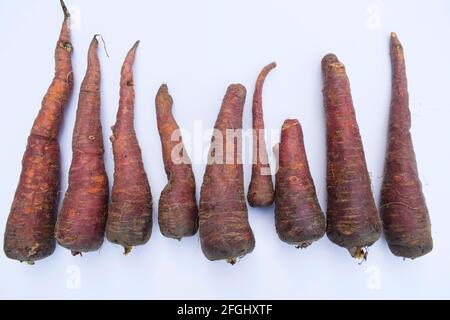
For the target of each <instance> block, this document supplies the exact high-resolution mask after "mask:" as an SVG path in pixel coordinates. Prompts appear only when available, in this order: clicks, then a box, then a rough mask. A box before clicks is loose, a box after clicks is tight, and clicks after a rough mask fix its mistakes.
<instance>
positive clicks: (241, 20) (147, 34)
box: [0, 0, 450, 299]
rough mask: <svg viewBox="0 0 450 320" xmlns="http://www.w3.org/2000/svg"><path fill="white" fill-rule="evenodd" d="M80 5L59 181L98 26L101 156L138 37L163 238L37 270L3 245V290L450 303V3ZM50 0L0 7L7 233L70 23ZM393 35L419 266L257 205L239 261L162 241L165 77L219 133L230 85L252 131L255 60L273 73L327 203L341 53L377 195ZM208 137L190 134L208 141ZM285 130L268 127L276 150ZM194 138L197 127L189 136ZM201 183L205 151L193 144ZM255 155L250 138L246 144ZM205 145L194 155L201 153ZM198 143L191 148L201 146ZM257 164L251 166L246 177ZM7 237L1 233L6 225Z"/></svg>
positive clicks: (141, 127) (142, 110)
mask: <svg viewBox="0 0 450 320" xmlns="http://www.w3.org/2000/svg"><path fill="white" fill-rule="evenodd" d="M67 5H68V6H69V7H70V9H71V10H72V12H73V14H72V15H73V20H74V21H73V30H72V35H73V45H74V49H75V51H74V55H73V62H74V72H75V86H74V93H73V96H72V99H71V101H70V104H69V105H68V106H67V110H66V113H65V120H64V124H63V126H62V130H61V132H62V134H61V137H60V143H61V150H62V169H63V170H62V173H63V174H62V189H61V190H62V191H64V190H65V189H66V186H67V171H68V168H69V165H70V160H71V146H70V143H71V136H72V129H73V125H74V116H75V111H76V106H77V101H78V92H79V85H80V82H81V80H82V77H83V75H84V72H85V68H86V52H87V48H88V45H89V42H90V41H91V38H92V36H93V35H94V34H96V33H101V34H102V35H103V37H104V39H105V41H106V43H107V48H108V50H109V54H110V58H109V59H108V58H107V57H106V55H105V53H104V51H103V49H102V48H100V49H99V54H100V58H101V64H102V73H103V74H102V80H103V82H102V121H103V130H104V139H105V146H106V155H105V159H106V165H107V169H108V174H109V177H110V178H112V170H113V166H112V153H111V144H110V142H109V140H108V137H109V135H110V129H109V128H110V126H111V125H112V124H113V123H114V121H115V113H116V111H117V105H118V84H119V71H120V66H121V63H122V61H123V58H124V56H125V54H126V52H127V50H128V49H129V48H130V47H131V45H132V44H133V43H134V42H135V41H136V40H137V39H140V40H141V45H140V47H139V49H138V54H137V60H136V64H135V83H136V129H137V135H138V138H139V141H140V144H141V147H142V150H143V157H144V161H145V167H146V170H147V173H148V176H149V179H150V184H151V188H152V192H153V195H154V221H155V223H154V226H153V235H152V237H151V239H150V241H149V242H148V243H147V245H145V246H141V247H137V248H135V249H134V250H133V251H132V253H131V254H130V255H128V256H126V257H125V256H123V255H122V248H120V247H118V246H116V245H113V244H111V243H108V242H105V243H104V245H103V247H102V249H101V250H100V251H99V252H94V253H88V254H85V255H83V257H81V258H80V257H72V256H71V254H70V252H69V251H67V250H65V249H63V248H61V247H57V249H56V251H55V253H54V254H53V255H52V256H50V257H49V258H47V259H45V260H42V261H38V262H37V263H36V264H35V265H34V266H29V265H26V264H20V263H19V262H16V261H12V260H9V259H7V258H6V257H5V256H4V254H3V253H1V254H0V298H63V299H72V298H88V299H89V298H139V299H140V298H145V299H148V298H151V299H153V298H161V299H162V298H205V299H215V298H249V299H252V298H286V299H291V298H296V299H304V298H308V299H310V298H320V299H329V298H337V299H346V298H356V299H366V298H369V299H380V298H389V299H391V298H450V255H449V251H450V232H449V230H448V228H449V224H450V214H449V208H448V207H449V205H448V202H447V200H448V199H449V193H448V192H449V189H448V182H449V181H450V170H449V168H450V153H449V151H448V150H449V146H448V137H449V136H450V135H449V134H450V127H449V126H448V121H449V118H450V111H449V108H450V99H449V97H448V92H449V90H450V81H449V70H450V59H449V58H448V57H449V48H450V45H449V41H448V39H449V34H448V30H450V19H449V13H450V3H449V2H448V1H445V0H442V1H438V0H435V1H410V0H409V1H406V0H404V1H376V0H372V1H361V0H354V1H331V0H330V1H304V2H301V3H300V1H293V0H292V1H261V0H252V1H239V0H227V1H223V0H216V1H207V0H195V1H183V0H179V1H174V0H171V1H137V0H134V1H106V0H102V1H88V0H67ZM62 16H63V15H62V12H61V9H60V7H59V3H58V1H56V0H45V1H43V0H41V1H31V0H27V1H6V0H1V1H0V40H1V43H2V45H1V46H0V70H1V71H0V72H1V74H2V76H1V77H0V97H1V107H0V108H1V117H0V146H1V150H2V152H1V153H2V156H1V158H0V177H1V183H0V212H1V214H0V226H1V229H3V228H4V225H5V223H6V218H7V215H8V212H9V208H10V204H11V201H12V198H13V194H14V191H15V187H16V184H17V181H18V177H19V173H20V170H21V166H20V163H21V158H22V154H23V151H24V148H25V143H26V139H27V136H28V133H29V130H30V128H31V125H32V122H33V119H34V117H35V116H36V114H37V111H38V109H39V106H40V102H41V99H42V97H43V95H44V93H45V91H46V89H47V87H48V85H49V84H50V81H51V79H52V76H53V68H54V61H53V49H54V47H55V43H56V39H57V35H58V32H59V29H60V25H61V21H62ZM390 31H396V32H397V33H398V35H399V37H400V39H401V41H402V42H403V45H404V48H405V53H406V61H407V72H408V80H409V92H410V106H411V111H412V121H413V128H412V133H413V138H414V144H415V150H416V153H417V161H418V165H419V171H420V176H421V179H422V182H423V188H424V192H425V195H426V198H427V202H428V207H429V210H430V214H431V220H432V224H433V237H434V243H435V247H434V250H433V251H432V252H431V253H430V254H428V255H427V256H425V257H422V258H419V259H417V260H415V261H411V260H408V261H403V260H402V259H401V258H398V257H395V256H393V255H392V254H391V253H390V251H389V249H388V247H387V245H386V242H385V240H384V239H383V238H382V239H380V240H379V241H378V242H377V243H376V244H375V245H374V246H373V247H371V248H370V253H369V259H368V261H367V262H365V263H363V264H362V265H358V263H357V261H355V260H353V259H351V257H350V255H349V254H348V253H347V251H346V250H344V249H342V248H340V247H337V246H336V245H334V244H332V243H331V242H330V241H329V240H328V239H327V238H326V237H324V238H322V239H321V240H320V241H318V242H317V243H314V244H313V245H312V246H311V247H309V248H308V249H307V250H296V249H295V248H293V247H291V246H289V245H287V244H285V243H283V242H281V241H280V240H279V239H278V237H277V235H276V232H275V228H274V217H273V207H271V208H268V209H250V210H249V219H250V223H251V226H252V228H253V230H254V233H255V237H256V248H255V250H254V252H253V253H251V254H250V255H248V256H246V257H245V258H244V259H243V260H241V261H240V262H239V263H237V264H236V265H234V266H231V265H228V264H226V263H225V262H222V261H221V262H210V261H208V260H207V259H206V258H205V257H204V256H203V254H202V252H201V249H200V243H199V240H198V236H197V235H196V236H194V237H192V238H188V239H183V240H182V241H181V242H178V241H175V240H171V239H166V238H164V237H163V236H162V235H161V234H160V232H159V228H158V225H157V223H156V221H157V220H156V219H157V216H156V212H157V208H156V207H157V206H156V204H157V200H158V197H159V193H160V192H161V190H162V188H163V186H164V185H165V183H166V177H165V174H164V171H163V163H162V157H161V146H160V141H159V136H158V133H157V129H156V118H155V110H154V96H155V93H156V91H157V89H158V87H159V85H160V84H161V83H162V82H167V83H168V85H169V89H170V92H171V94H172V96H173V98H174V101H175V104H174V112H175V116H176V118H177V120H178V122H179V124H180V126H181V127H183V129H185V130H187V132H188V133H191V134H193V131H194V127H195V126H196V125H201V126H202V128H203V129H202V130H206V129H210V128H211V127H212V126H213V124H214V121H215V119H216V116H217V113H218V110H219V106H220V103H221V100H222V97H223V94H224V92H225V90H226V86H227V85H228V84H230V83H233V82H240V83H242V84H244V85H245V86H246V87H247V89H248V99H247V102H246V106H245V110H244V114H245V116H244V128H249V127H250V126H251V95H252V93H253V88H254V82H255V79H256V76H257V74H258V72H259V71H260V69H261V68H262V67H263V66H264V65H265V64H267V63H269V62H271V61H273V60H274V61H276V62H277V63H278V67H277V68H276V69H275V70H273V71H272V73H271V74H270V75H269V77H268V78H267V81H266V86H265V92H264V112H265V122H266V128H268V129H270V130H272V129H273V130H278V129H279V128H280V126H281V124H282V122H283V121H284V119H286V118H288V117H295V118H299V120H300V121H301V123H302V125H303V129H304V134H305V143H306V150H307V153H308V157H309V162H310V167H311V172H312V175H313V177H314V179H315V183H316V188H317V191H318V195H319V198H320V203H321V205H322V208H324V209H325V208H326V193H325V126H324V112H323V105H322V95H321V86H322V79H321V71H320V60H321V58H322V57H323V56H324V55H325V54H326V53H328V52H334V53H335V54H336V55H338V57H339V58H340V59H341V60H342V62H343V63H345V64H346V67H347V72H348V76H349V78H350V82H351V86H352V93H353V99H354V104H355V109H356V113H357V118H358V121H359V126H360V130H361V135H362V139H363V142H364V146H365V151H366V158H367V164H368V167H369V171H370V174H371V176H372V181H373V190H374V195H375V197H376V199H377V200H378V196H379V190H380V182H381V176H382V170H383V161H384V150H385V143H386V129H387V119H388V118H387V117H388V110H389V101H390V60H389V55H388V52H389V51H388V44H389V43H388V41H389V33H390ZM209 138H210V136H209V134H207V133H206V134H205V136H204V137H202V135H200V136H197V137H196V138H194V139H193V140H195V141H196V143H200V146H202V147H203V151H204V150H207V147H208V142H209ZM277 139H278V137H277V136H274V137H272V141H271V142H270V143H271V144H273V143H275V142H276V141H277ZM186 140H187V141H188V140H189V139H188V137H186ZM187 147H188V149H189V150H190V152H191V157H192V158H193V159H194V161H195V165H194V170H195V177H196V181H197V192H198V191H199V186H200V185H201V181H202V177H203V172H204V163H203V160H202V159H203V158H202V156H201V154H202V150H201V149H200V152H199V151H198V148H197V149H196V148H194V147H193V146H192V145H190V144H189V143H188V146H187ZM246 147H247V149H250V145H247V146H246ZM194 149H195V150H194ZM194 153H195V154H194ZM249 177H250V165H249V164H247V165H245V184H246V187H247V185H248V183H249ZM1 232H3V231H1Z"/></svg>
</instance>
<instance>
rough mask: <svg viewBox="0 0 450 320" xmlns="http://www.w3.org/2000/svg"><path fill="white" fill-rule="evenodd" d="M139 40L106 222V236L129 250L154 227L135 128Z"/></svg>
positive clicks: (124, 76)
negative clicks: (136, 66) (134, 72)
mask: <svg viewBox="0 0 450 320" xmlns="http://www.w3.org/2000/svg"><path fill="white" fill-rule="evenodd" d="M138 44H139V41H138V42H136V44H135V45H134V46H133V47H132V48H131V49H130V51H129V52H128V54H127V56H126V58H125V61H124V63H123V66H122V72H121V79H120V101H119V110H118V112H117V119H116V124H115V125H114V126H113V127H112V131H113V134H112V136H111V142H112V145H113V153H114V183H113V188H112V202H111V205H110V207H109V211H108V218H107V222H106V237H107V239H108V240H109V241H111V242H113V243H117V244H120V245H122V246H123V247H124V249H125V252H124V253H125V254H127V253H129V252H130V250H131V248H132V247H133V246H137V245H142V244H145V243H146V242H147V241H148V240H149V238H150V235H151V231H152V195H151V192H150V186H149V183H148V179H147V175H146V173H145V170H144V164H143V163H142V155H141V149H140V147H139V144H138V141H137V138H136V132H135V130H134V83H133V62H134V59H135V55H136V49H137V46H138Z"/></svg>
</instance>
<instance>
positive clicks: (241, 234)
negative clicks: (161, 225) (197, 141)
mask: <svg viewBox="0 0 450 320" xmlns="http://www.w3.org/2000/svg"><path fill="white" fill-rule="evenodd" d="M245 96H246V89H245V87H244V86H243V85H240V84H232V85H230V86H229V87H228V89H227V92H226V94H225V97H224V98H223V102H222V107H221V109H220V112H219V115H218V117H217V121H216V124H215V126H214V128H215V133H214V135H213V137H212V139H211V148H210V151H209V157H208V164H207V166H206V170H205V175H204V177H203V184H202V188H201V192H200V206H199V230H200V242H201V246H202V250H203V253H204V254H205V256H206V257H207V258H208V259H209V260H222V259H224V260H227V261H228V262H230V263H231V264H233V263H235V262H236V259H237V258H238V257H241V256H244V255H245V254H247V253H250V252H251V251H253V248H254V247H255V238H254V236H253V231H252V229H251V228H250V225H249V222H248V213H247V206H246V204H245V196H244V181H243V167H242V162H241V150H240V147H239V141H236V139H240V138H241V137H242V132H239V131H237V132H236V130H240V129H242V112H243V108H244V102H245Z"/></svg>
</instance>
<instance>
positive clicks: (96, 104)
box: [55, 36, 109, 255]
mask: <svg viewBox="0 0 450 320" xmlns="http://www.w3.org/2000/svg"><path fill="white" fill-rule="evenodd" d="M96 37H97V36H94V38H93V39H92V42H91V44H90V46H89V52H88V66H87V71H86V75H85V77H84V80H83V82H82V83H81V88H80V96H79V100H78V109H77V117H76V122H75V127H74V130H73V137H72V151H73V155H72V164H71V166H70V171H69V186H68V188H67V191H66V193H65V195H64V201H63V205H62V208H61V212H60V214H59V216H58V219H57V221H56V230H55V236H56V240H57V241H58V243H59V244H60V245H62V246H63V247H65V248H67V249H69V250H71V251H72V254H73V255H76V254H80V253H81V252H88V251H95V250H97V249H99V248H100V246H101V245H102V243H103V238H104V234H105V223H106V213H107V210H108V195H109V187H108V176H107V175H106V171H105V164H104V160H103V154H104V148H103V134H102V125H101V122H100V62H99V59H98V55H97V47H98V41H97V38H96Z"/></svg>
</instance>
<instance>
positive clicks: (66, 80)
mask: <svg viewBox="0 0 450 320" xmlns="http://www.w3.org/2000/svg"><path fill="white" fill-rule="evenodd" d="M61 6H62V9H63V12H64V22H63V25H62V27H61V33H60V35H59V38H58V43H57V45H56V49H55V76H54V78H53V81H52V83H51V85H50V87H49V88H48V90H47V93H46V95H45V97H44V99H43V101H42V105H41V109H40V111H39V114H38V116H37V118H36V120H35V121H34V124H33V127H32V129H31V133H30V135H29V137H28V143H27V147H26V150H25V154H24V156H23V159H22V173H21V175H20V180H19V184H18V186H17V189H16V193H15V195H14V201H13V203H12V207H11V211H10V214H9V217H8V221H7V224H6V230H5V238H4V242H3V246H4V251H5V254H6V256H7V257H9V258H11V259H16V260H20V261H27V262H29V263H30V264H32V263H33V262H34V261H36V260H39V259H43V258H45V257H47V256H49V255H51V254H52V253H53V251H54V249H55V237H54V228H55V221H56V209H57V198H58V197H57V195H58V192H59V186H60V181H59V179H60V159H59V144H58V132H59V128H60V125H61V121H62V117H63V113H64V107H65V106H66V104H67V101H68V100H69V97H70V94H71V92H72V86H73V75H72V61H71V55H72V44H71V42H70V30H69V11H68V10H67V8H66V6H65V4H64V2H63V1H62V0H61Z"/></svg>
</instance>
